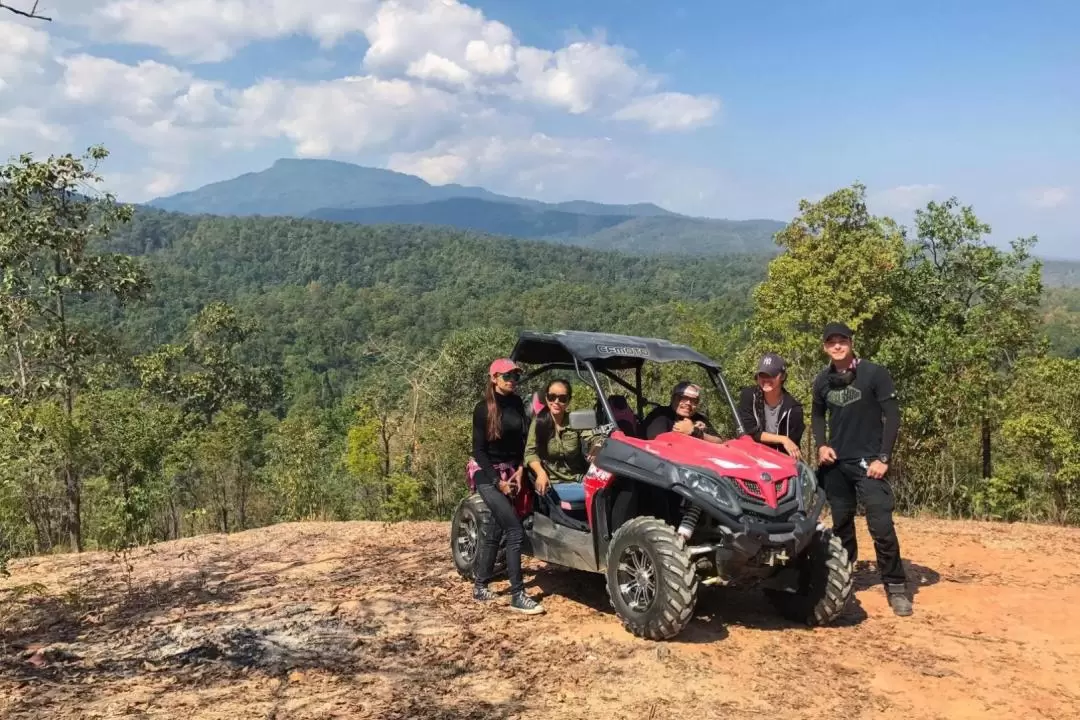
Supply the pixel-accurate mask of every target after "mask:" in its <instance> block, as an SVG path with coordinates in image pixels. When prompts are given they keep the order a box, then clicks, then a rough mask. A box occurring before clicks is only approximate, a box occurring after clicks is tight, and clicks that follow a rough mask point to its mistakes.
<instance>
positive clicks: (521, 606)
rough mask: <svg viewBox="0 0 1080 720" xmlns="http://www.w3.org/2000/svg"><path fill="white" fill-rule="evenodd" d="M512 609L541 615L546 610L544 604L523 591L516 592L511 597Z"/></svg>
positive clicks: (527, 613)
mask: <svg viewBox="0 0 1080 720" xmlns="http://www.w3.org/2000/svg"><path fill="white" fill-rule="evenodd" d="M510 609H511V610H514V611H516V612H519V613H525V614H526V615H539V614H540V613H542V612H544V606H543V605H541V604H540V603H538V602H536V601H535V600H533V599H532V598H531V597H529V596H528V595H526V594H525V593H523V592H520V593H515V594H514V596H513V597H511V598H510Z"/></svg>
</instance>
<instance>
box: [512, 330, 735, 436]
mask: <svg viewBox="0 0 1080 720" xmlns="http://www.w3.org/2000/svg"><path fill="white" fill-rule="evenodd" d="M593 347H595V348H596V349H597V350H600V351H604V352H582V350H584V349H586V348H590V349H591V348H593ZM628 351H633V354H632V355H627V354H626V353H627V352H628ZM541 356H547V357H541ZM549 358H550V359H549ZM510 359H511V360H513V361H514V362H517V363H523V364H527V365H537V367H535V368H534V369H532V370H529V371H527V372H525V373H524V374H523V377H522V382H525V381H527V380H529V379H532V378H534V377H536V376H537V375H541V374H543V373H545V372H548V371H550V370H567V371H573V372H574V373H575V374H576V375H577V376H578V378H579V379H580V380H581V381H582V382H584V383H586V384H587V385H590V386H591V387H592V388H593V390H594V391H595V392H596V397H597V400H598V401H599V403H600V406H601V407H602V408H603V410H604V415H605V416H606V417H607V420H608V423H610V424H615V414H614V413H613V412H612V410H611V406H610V404H609V403H608V398H607V394H606V393H605V392H604V390H603V388H602V387H601V385H600V377H599V375H604V376H605V377H607V378H608V379H610V380H612V381H614V382H615V383H617V384H618V385H620V386H621V387H623V388H625V389H626V390H627V391H628V392H631V393H633V394H634V399H635V405H636V412H637V415H638V416H639V417H641V416H643V415H644V412H645V407H644V405H645V402H646V398H645V396H644V393H643V390H642V381H641V370H642V367H643V366H644V364H645V361H646V359H650V360H652V361H654V362H661V363H667V362H676V361H683V362H690V363H693V364H694V365H697V366H698V367H700V368H702V369H703V370H704V371H705V374H706V375H707V376H708V377H709V379H710V380H711V381H712V383H713V387H714V388H715V389H716V391H717V392H719V393H720V395H721V396H722V397H723V398H724V399H725V400H727V404H728V408H729V409H730V410H731V415H732V418H733V419H734V420H735V430H736V433H737V435H738V436H742V435H745V434H746V428H745V426H744V425H743V423H742V420H741V419H740V418H739V413H738V410H736V408H735V402H734V400H733V399H732V397H731V392H730V391H729V389H728V386H727V383H726V382H725V380H724V376H723V374H722V373H721V372H720V366H719V365H718V364H717V363H716V362H714V361H713V360H711V359H710V358H708V357H706V356H704V355H701V354H700V353H698V352H697V351H695V350H693V349H691V348H689V347H686V346H685V345H677V344H673V343H670V342H668V341H666V340H657V339H653V338H637V337H629V336H624V335H613V334H606V333H589V332H580V331H572V330H566V331H561V332H558V333H530V332H523V333H521V334H520V335H519V337H518V342H517V344H516V345H515V346H514V349H513V351H512V352H511V353H510ZM544 360H547V361H546V362H545V361H544ZM582 367H584V369H585V370H586V371H587V372H588V377H586V375H585V374H584V373H583V372H582ZM616 369H618V370H631V369H632V370H633V371H634V384H633V385H631V384H630V383H628V382H626V381H625V380H623V379H622V378H621V377H619V376H618V375H616V374H615V373H614V372H613V370H616ZM648 402H649V403H651V404H653V405H659V403H655V402H652V401H651V400H649V401H648Z"/></svg>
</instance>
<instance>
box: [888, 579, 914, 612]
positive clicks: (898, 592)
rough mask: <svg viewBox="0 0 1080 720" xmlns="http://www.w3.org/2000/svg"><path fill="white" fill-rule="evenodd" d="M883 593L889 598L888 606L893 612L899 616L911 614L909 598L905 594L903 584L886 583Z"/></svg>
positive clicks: (905, 590) (905, 589)
mask: <svg viewBox="0 0 1080 720" xmlns="http://www.w3.org/2000/svg"><path fill="white" fill-rule="evenodd" d="M885 595H886V597H888V598H889V607H891V608H892V611H893V613H895V614H896V615H899V616H900V617H907V616H908V615H911V613H912V609H911V599H910V598H909V597H908V596H907V588H906V587H905V586H903V585H886V586H885Z"/></svg>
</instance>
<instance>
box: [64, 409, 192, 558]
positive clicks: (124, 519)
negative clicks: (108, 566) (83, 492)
mask: <svg viewBox="0 0 1080 720" xmlns="http://www.w3.org/2000/svg"><path fill="white" fill-rule="evenodd" d="M85 399H86V402H84V403H82V404H81V405H80V408H79V409H78V411H77V412H76V422H77V424H78V426H79V428H80V429H81V431H82V432H83V433H84V435H85V437H86V438H87V441H86V453H87V456H88V458H87V461H86V467H87V472H88V474H89V475H91V476H92V477H91V480H94V479H96V480H98V481H99V482H98V483H97V484H96V486H95V487H94V488H93V489H94V492H92V493H90V494H91V496H92V498H91V501H90V503H89V504H90V506H91V507H92V508H93V507H94V506H96V507H97V509H98V512H96V513H95V512H92V511H91V512H90V513H89V515H90V519H91V524H92V525H94V524H96V525H97V527H96V528H95V530H96V531H95V532H94V533H93V535H94V536H95V537H96V539H97V540H98V542H99V544H100V545H101V546H102V547H106V548H109V549H112V550H124V549H127V548H130V547H133V546H135V545H139V544H142V543H147V542H151V541H152V540H153V539H155V537H156V536H157V532H156V530H157V527H158V520H159V518H160V514H161V511H162V509H163V508H164V507H165V504H166V500H167V496H168V487H167V484H166V483H165V481H164V477H163V472H162V471H163V467H164V464H165V462H166V459H167V457H168V454H169V452H170V449H171V447H172V444H173V443H174V442H175V439H176V437H177V435H178V433H179V431H180V430H181V428H182V424H181V420H182V419H181V416H180V412H179V410H178V409H177V408H175V407H173V406H170V405H167V404H165V403H162V402H161V401H160V400H158V399H157V398H155V397H153V396H151V395H150V394H149V393H147V392H145V391H144V390H141V389H124V390H108V391H104V392H98V393H95V394H94V395H93V396H87V397H86V398H85Z"/></svg>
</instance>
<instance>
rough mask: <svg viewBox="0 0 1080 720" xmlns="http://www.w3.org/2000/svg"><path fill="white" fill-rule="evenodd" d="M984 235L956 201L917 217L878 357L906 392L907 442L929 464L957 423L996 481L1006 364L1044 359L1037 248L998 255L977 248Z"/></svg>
mask: <svg viewBox="0 0 1080 720" xmlns="http://www.w3.org/2000/svg"><path fill="white" fill-rule="evenodd" d="M989 232H990V227H989V226H988V225H986V224H985V223H983V222H981V221H980V220H979V219H978V217H976V215H975V212H974V210H973V209H972V208H971V207H969V206H960V204H959V202H958V201H957V200H956V198H950V199H949V200H947V201H946V202H944V203H937V202H930V203H929V204H928V205H927V206H926V208H925V209H920V210H917V211H916V213H915V239H914V240H913V241H912V242H911V243H910V244H909V245H908V251H907V255H906V258H905V261H904V264H903V266H902V268H901V270H900V271H899V272H897V273H895V279H894V281H893V282H892V283H891V287H893V288H894V289H895V292H896V303H895V305H894V308H893V310H894V312H893V322H892V324H891V325H892V327H891V329H892V334H891V335H890V337H889V339H888V341H887V342H886V343H885V346H884V347H883V348H882V355H883V357H884V358H886V359H887V361H888V362H889V365H890V368H891V369H892V371H893V373H894V375H895V376H896V377H897V378H898V382H900V383H902V384H903V387H904V398H905V403H904V404H905V407H906V414H905V418H904V419H905V428H906V429H905V434H906V436H907V438H906V442H907V443H911V444H913V446H917V447H920V449H921V452H922V453H923V454H924V455H927V456H929V455H933V454H934V452H935V451H936V450H939V449H941V448H943V447H946V446H947V445H948V443H949V440H950V439H951V436H952V435H954V434H955V429H956V420H957V419H958V418H960V419H961V420H962V421H965V422H967V423H968V424H969V426H971V427H977V428H978V436H979V441H978V442H979V446H980V459H981V474H982V476H983V477H984V478H989V477H990V476H991V475H992V474H993V471H992V463H991V437H992V434H993V429H994V418H995V417H996V416H998V415H1000V412H1001V407H1000V402H999V401H998V400H997V399H998V398H1000V397H1001V395H1002V393H1003V391H1004V389H1005V387H1006V386H1007V384H1008V383H1009V382H1010V381H1011V379H1012V377H1013V373H1012V371H1011V370H1012V366H1013V364H1014V363H1015V362H1016V361H1017V360H1019V359H1020V358H1022V357H1024V356H1026V355H1029V354H1031V353H1035V352H1040V351H1041V350H1042V342H1041V338H1040V336H1039V330H1040V318H1039V306H1040V301H1041V297H1042V280H1041V267H1040V264H1039V262H1037V261H1035V262H1032V258H1031V255H1030V248H1031V247H1032V246H1033V245H1034V243H1035V238H1025V239H1020V240H1017V241H1015V242H1013V243H1012V245H1011V251H1009V252H1005V251H1003V250H1000V249H999V248H996V247H993V246H991V245H989V244H988V243H987V242H986V241H985V240H984V238H983V235H984V234H987V233H989ZM950 431H952V432H950Z"/></svg>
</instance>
